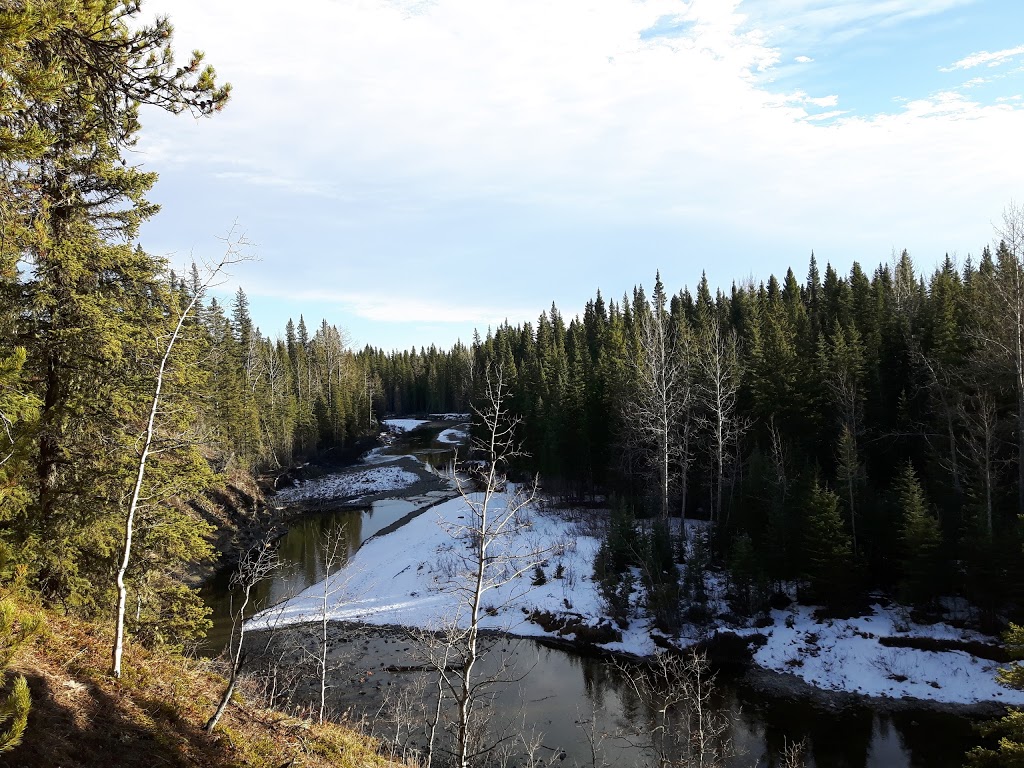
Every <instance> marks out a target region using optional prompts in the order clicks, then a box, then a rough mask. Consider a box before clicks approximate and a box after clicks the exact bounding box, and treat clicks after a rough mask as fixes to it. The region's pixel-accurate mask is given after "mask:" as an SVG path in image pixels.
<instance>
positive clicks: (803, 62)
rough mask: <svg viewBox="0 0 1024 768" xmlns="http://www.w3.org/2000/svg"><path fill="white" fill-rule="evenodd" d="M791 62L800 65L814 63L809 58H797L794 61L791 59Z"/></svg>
mask: <svg viewBox="0 0 1024 768" xmlns="http://www.w3.org/2000/svg"><path fill="white" fill-rule="evenodd" d="M793 61H796V62H798V63H800V64H810V63H811V62H812V61H814V59H812V58H811V57H810V56H797V57H796V58H795V59H793Z"/></svg>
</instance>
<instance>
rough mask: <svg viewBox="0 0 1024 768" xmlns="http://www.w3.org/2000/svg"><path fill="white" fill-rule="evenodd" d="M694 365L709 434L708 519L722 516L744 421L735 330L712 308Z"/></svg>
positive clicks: (702, 419) (703, 420)
mask: <svg viewBox="0 0 1024 768" xmlns="http://www.w3.org/2000/svg"><path fill="white" fill-rule="evenodd" d="M697 361H698V362H697V365H698V368H699V372H700V376H699V378H698V382H697V398H698V401H699V403H700V405H701V409H702V410H701V412H700V415H699V416H698V423H699V425H700V426H701V427H702V428H703V431H704V432H705V434H707V435H708V437H709V438H710V443H711V445H710V452H711V459H712V465H713V472H714V487H713V490H712V499H713V506H712V511H711V517H712V520H714V521H715V522H720V521H721V517H722V488H723V486H724V481H725V469H726V467H727V466H728V465H729V463H730V462H731V461H732V454H731V451H732V449H733V448H734V447H737V446H738V445H739V441H740V438H741V437H742V436H743V433H744V432H745V431H746V429H747V422H746V421H745V420H744V419H742V418H740V417H739V415H738V413H737V410H736V398H737V395H738V394H739V389H740V358H739V344H738V341H737V338H736V331H735V330H732V329H729V328H727V327H724V323H723V321H722V320H721V318H720V317H719V316H718V313H717V312H716V311H712V312H709V313H708V315H707V317H706V318H704V320H703V322H702V327H701V329H700V341H699V350H698V354H697Z"/></svg>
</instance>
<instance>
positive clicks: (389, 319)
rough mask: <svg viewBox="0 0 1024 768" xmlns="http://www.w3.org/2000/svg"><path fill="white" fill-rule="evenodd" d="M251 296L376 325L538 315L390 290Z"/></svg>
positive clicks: (253, 292) (533, 310)
mask: <svg viewBox="0 0 1024 768" xmlns="http://www.w3.org/2000/svg"><path fill="white" fill-rule="evenodd" d="M247 293H248V295H249V296H250V297H257V296H265V297H272V298H287V299H289V300H292V301H305V302H316V303H318V304H333V305H336V306H337V307H339V308H340V309H344V310H345V311H347V312H349V313H351V314H352V315H354V316H356V317H360V318H363V319H365V320H373V321H374V322H378V323H412V322H422V321H424V320H427V321H429V322H431V323H460V324H462V325H466V326H469V327H472V326H479V327H486V326H488V325H497V324H498V323H501V322H503V321H504V320H505V319H506V318H509V319H510V320H511V321H512V322H522V321H523V320H527V319H530V318H532V317H534V316H536V315H538V314H539V310H538V309H537V307H533V306H531V307H528V308H527V307H515V306H500V305H493V306H492V305H480V304H473V303H467V304H463V303H461V302H459V301H452V299H451V296H440V297H437V298H436V299H431V298H429V297H424V296H423V295H421V294H419V293H417V292H415V291H413V292H406V293H402V292H398V291H389V292H387V293H381V292H374V291H372V290H369V291H358V292H356V291H332V290H329V289H316V288H307V289H304V290H299V291H295V290H287V291H283V290H279V289H274V288H268V287H265V286H264V287H259V286H257V287H255V288H252V289H249V290H248V291H247Z"/></svg>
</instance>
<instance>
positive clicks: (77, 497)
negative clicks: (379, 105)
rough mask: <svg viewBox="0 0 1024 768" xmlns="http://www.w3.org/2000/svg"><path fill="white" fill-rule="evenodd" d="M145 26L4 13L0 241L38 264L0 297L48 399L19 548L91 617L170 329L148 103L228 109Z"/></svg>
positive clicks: (77, 10)
mask: <svg viewBox="0 0 1024 768" xmlns="http://www.w3.org/2000/svg"><path fill="white" fill-rule="evenodd" d="M138 13H139V8H138V5H137V4H134V3H92V2H84V0H69V2H65V3H61V4H56V5H54V4H43V5H37V4H14V5H10V4H8V5H7V6H5V7H4V8H3V9H2V10H0V28H2V29H3V30H4V36H3V38H2V44H0V71H3V72H4V73H5V78H4V82H5V86H6V87H5V88H4V89H3V92H2V94H0V161H2V162H0V167H2V169H3V188H4V191H5V200H8V201H12V202H13V203H14V205H13V207H12V208H11V209H10V210H8V211H5V215H4V217H3V219H2V222H0V225H2V227H3V237H2V238H0V240H2V241H3V242H4V243H5V244H8V243H9V244H10V247H11V248H12V249H13V252H14V253H16V254H17V256H18V258H21V259H24V260H25V261H26V262H27V263H28V264H29V265H30V269H28V270H26V271H25V272H24V273H23V274H22V275H20V276H18V277H17V278H14V279H13V280H10V281H7V282H5V284H4V288H5V290H7V291H11V292H12V293H13V294H14V295H15V296H16V299H17V302H18V304H19V306H20V307H21V308H22V311H21V312H20V313H19V317H18V325H19V327H18V333H19V334H20V336H21V337H22V338H23V339H24V340H25V348H26V351H27V362H26V371H27V372H28V373H29V374H30V376H31V377H32V379H33V380H34V381H36V382H38V386H37V390H36V392H35V394H36V395H37V396H38V398H39V400H40V412H39V423H38V428H37V429H36V434H37V436H38V437H37V440H36V442H35V447H34V450H33V452H32V454H31V455H30V456H29V461H31V463H32V465H33V471H34V475H35V478H34V481H33V482H32V484H31V488H32V491H31V495H32V498H31V501H30V504H29V514H28V515H26V516H25V517H24V518H22V519H21V521H20V522H19V524H18V525H17V526H16V531H15V538H16V539H17V541H18V543H19V544H20V545H21V547H22V549H23V552H24V553H25V554H26V556H27V559H31V560H32V561H33V565H34V573H35V577H36V581H37V584H38V585H39V586H40V587H41V588H42V589H43V590H44V591H45V592H46V593H47V594H48V595H49V596H51V597H53V598H57V599H61V600H63V601H64V602H65V604H67V605H72V606H74V605H77V606H81V607H83V608H86V609H92V608H93V607H94V606H96V605H97V603H96V600H97V597H98V596H99V595H100V594H101V593H103V592H104V591H105V590H104V585H108V584H109V581H108V580H107V579H106V578H102V577H103V576H104V575H105V574H107V573H109V564H110V559H111V558H110V555H111V547H110V543H111V537H112V527H111V521H112V516H113V515H115V513H116V511H117V510H118V507H119V502H120V498H121V497H122V496H123V494H124V485H125V481H126V479H127V477H128V474H129V473H128V472H127V471H126V470H127V469H128V465H129V464H130V462H128V463H127V464H126V462H125V456H126V451H125V448H126V447H127V446H129V445H131V444H132V442H133V438H134V435H135V434H137V419H138V415H139V413H140V412H142V410H143V409H142V408H140V407H139V406H140V400H139V393H141V392H143V391H144V388H143V387H142V384H141V380H140V379H141V378H142V377H144V375H145V369H144V367H142V366H139V364H138V361H139V360H140V359H143V360H144V359H146V358H147V356H149V355H151V354H152V348H151V345H150V343H149V340H150V339H151V337H152V334H153V332H154V330H155V329H157V328H159V327H160V324H161V323H162V321H163V318H162V311H163V308H162V307H161V306H160V304H159V301H158V299H157V298H156V297H157V296H159V294H160V291H161V284H162V283H163V275H162V269H163V267H162V264H161V263H160V262H159V261H158V260H156V259H154V258H152V257H150V256H149V255H148V254H146V253H145V252H143V251H142V250H141V249H138V248H135V247H133V246H132V244H131V243H132V241H133V239H134V238H135V235H136V234H137V231H138V227H139V225H140V224H141V223H142V222H143V221H145V220H146V219H147V218H149V217H150V216H152V215H153V214H154V213H155V212H156V206H154V205H152V204H150V203H149V202H147V201H146V199H145V194H146V192H147V191H148V190H149V189H150V187H151V186H152V184H153V182H154V181H155V175H154V174H152V173H146V172H143V171H141V170H140V169H138V168H136V167H134V166H130V165H127V164H126V163H125V162H123V156H122V153H123V151H124V149H125V148H127V147H130V146H131V145H132V144H133V143H134V141H135V135H136V133H137V131H138V129H139V122H138V109H139V106H140V105H141V104H154V105H157V106H159V107H162V108H164V109H166V110H169V111H172V112H180V111H183V110H186V109H188V110H191V111H193V113H195V114H209V113H210V112H213V111H215V110H217V109H219V108H220V107H221V106H222V105H223V104H224V102H225V101H226V99H227V97H228V90H227V88H226V87H224V88H218V87H217V86H216V84H215V80H214V73H213V70H212V69H209V68H206V69H202V68H201V58H202V57H201V55H199V54H196V55H194V56H193V58H192V60H191V61H189V62H188V63H187V64H186V66H183V67H175V66H174V64H173V58H172V51H171V47H170V40H171V28H170V25H169V24H168V22H167V20H166V19H158V20H156V21H155V22H154V23H152V24H138V23H136V20H135V19H134V18H133V17H134V16H135V15H136V14H138ZM8 194H9V195H10V196H9V197H8V196H7V195H8ZM29 224H31V226H29ZM6 253H7V252H5V254H6ZM5 260H6V255H5ZM113 530H116V526H114V527H113Z"/></svg>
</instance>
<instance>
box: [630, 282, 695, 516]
mask: <svg viewBox="0 0 1024 768" xmlns="http://www.w3.org/2000/svg"><path fill="white" fill-rule="evenodd" d="M637 321H638V324H639V328H638V334H637V343H638V349H637V354H636V356H635V357H633V358H631V363H632V368H633V377H632V379H633V389H632V392H631V393H630V397H629V399H628V401H627V402H626V408H625V411H626V413H625V416H626V421H627V424H628V429H629V436H630V438H631V442H632V446H633V447H634V448H635V449H637V450H638V451H639V453H640V454H641V455H642V456H645V457H646V458H647V459H648V461H649V463H650V464H651V465H652V466H653V467H654V469H655V474H656V476H657V478H658V495H659V499H658V501H659V504H660V507H659V509H660V514H661V517H662V519H666V518H667V517H668V509H669V490H670V485H671V478H670V475H669V469H670V466H671V464H672V461H673V460H676V459H678V460H679V461H680V464H681V469H682V475H683V477H682V483H683V502H682V503H683V513H684V514H685V511H686V510H685V504H686V490H685V489H686V487H687V486H686V483H687V480H688V478H687V472H688V470H689V462H690V456H691V452H690V430H691V423H692V422H691V420H690V418H689V415H690V409H691V406H692V401H693V386H692V384H693V374H692V368H693V341H692V336H691V334H690V332H689V328H688V327H686V324H685V320H683V321H682V323H681V325H682V327H679V328H677V327H674V324H673V323H672V322H670V318H669V314H668V312H667V311H666V310H665V291H664V288H663V286H662V284H661V277H660V275H659V276H658V277H657V279H656V282H655V285H654V293H653V294H652V295H651V302H650V308H649V310H647V311H644V312H641V313H639V315H638V318H637Z"/></svg>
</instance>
